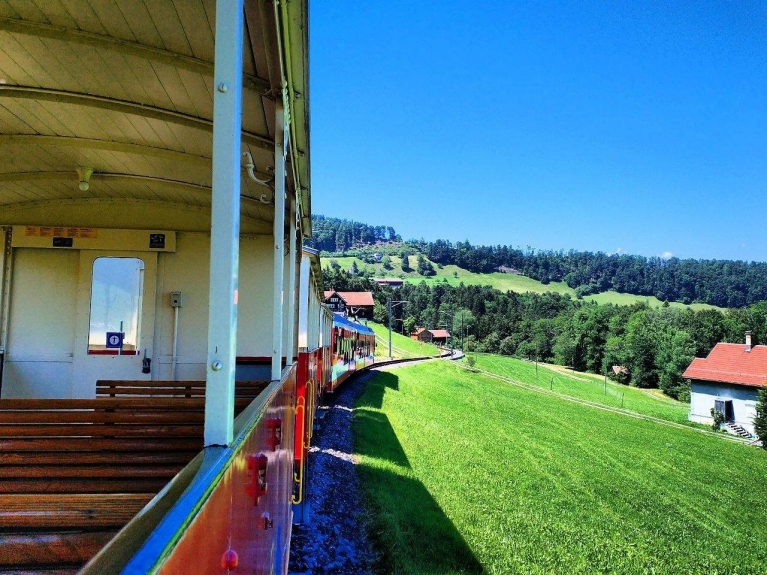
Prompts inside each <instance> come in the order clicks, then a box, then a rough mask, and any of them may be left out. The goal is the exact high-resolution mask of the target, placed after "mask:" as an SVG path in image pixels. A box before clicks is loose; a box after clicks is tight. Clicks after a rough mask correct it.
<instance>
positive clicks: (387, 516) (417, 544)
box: [353, 372, 484, 575]
mask: <svg viewBox="0 0 767 575" xmlns="http://www.w3.org/2000/svg"><path fill="white" fill-rule="evenodd" d="M398 390H399V380H398V378H397V376H396V375H395V374H392V373H388V372H381V373H379V374H377V375H376V376H375V377H372V378H370V379H369V380H368V381H366V390H365V392H364V394H363V395H362V396H361V397H360V398H359V399H358V401H357V404H356V406H355V410H354V417H353V430H354V443H355V446H354V451H355V454H357V455H360V456H362V457H363V460H362V461H361V462H360V464H358V465H357V473H358V476H359V478H360V480H361V482H362V486H363V490H364V491H365V498H366V502H367V504H368V505H369V506H371V508H372V511H373V514H372V515H373V521H372V525H371V536H372V538H373V541H374V543H375V546H376V548H377V551H378V552H379V553H380V559H379V561H378V564H377V566H376V567H377V571H378V572H379V573H387V574H388V573H393V574H405V573H407V574H408V575H426V574H429V575H431V574H434V575H436V574H440V575H444V574H459V573H463V574H467V575H468V574H480V573H484V570H483V568H482V565H481V564H480V563H479V561H477V559H476V557H475V556H474V554H473V553H472V551H471V549H470V548H469V546H468V544H467V543H466V541H465V540H464V538H463V537H462V536H461V534H460V533H459V532H458V530H457V529H456V528H455V526H454V525H453V523H452V521H450V519H449V518H448V517H447V516H446V515H445V513H444V512H443V511H442V508H441V507H440V506H439V504H438V503H437V501H436V500H435V499H434V497H432V495H431V493H429V491H428V489H427V488H426V487H425V486H424V485H423V483H422V482H421V481H419V480H418V479H416V478H414V477H413V476H412V474H411V473H410V470H411V469H412V468H411V466H410V462H409V461H408V458H407V455H406V454H405V450H404V449H403V448H402V445H401V444H400V442H399V439H398V438H397V434H396V432H395V431H394V429H393V428H392V426H391V423H390V422H389V419H388V417H387V416H386V414H384V413H381V412H379V411H373V409H380V408H381V407H382V405H383V397H384V394H385V393H387V392H391V391H394V392H396V391H398ZM365 457H367V458H370V459H378V460H384V461H386V462H389V463H391V464H394V465H395V466H396V467H399V468H401V469H402V472H397V471H396V469H383V468H382V467H380V466H376V465H374V464H371V463H366V462H365V459H364V458H365Z"/></svg>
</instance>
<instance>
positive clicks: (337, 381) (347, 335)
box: [325, 313, 375, 392]
mask: <svg viewBox="0 0 767 575" xmlns="http://www.w3.org/2000/svg"><path fill="white" fill-rule="evenodd" d="M330 349H331V362H332V371H331V375H330V380H329V381H328V382H327V385H326V387H325V391H328V392H332V391H333V390H334V389H336V387H338V386H339V385H341V383H343V381H344V380H345V379H346V378H348V377H349V375H351V374H352V373H354V372H355V371H358V370H360V369H363V368H364V367H367V366H369V365H372V364H373V362H374V355H375V332H374V331H373V330H372V329H370V328H369V327H367V326H364V325H362V324H359V323H356V322H353V321H351V320H349V319H347V318H345V317H344V316H342V315H340V314H337V313H334V314H333V332H332V337H331V341H330Z"/></svg>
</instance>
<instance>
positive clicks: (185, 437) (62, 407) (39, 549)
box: [0, 381, 269, 573]
mask: <svg viewBox="0 0 767 575" xmlns="http://www.w3.org/2000/svg"><path fill="white" fill-rule="evenodd" d="M268 383H269V382H237V385H236V399H235V413H239V412H240V411H242V410H243V409H244V408H245V407H247V405H248V404H249V403H250V402H251V401H252V400H253V398H255V397H256V396H257V395H258V394H259V393H260V392H261V391H263V389H264V388H265V387H266V386H267V385H268ZM97 385H98V394H99V397H97V398H95V399H0V572H4V571H5V570H7V569H12V570H14V572H26V571H31V570H40V569H44V568H45V567H46V566H53V565H55V566H58V567H57V568H59V567H62V566H63V567H65V568H68V567H71V572H73V573H74V572H76V570H77V569H78V568H79V567H81V566H82V565H83V564H84V563H85V562H86V561H87V560H88V559H90V557H92V556H93V555H94V554H95V553H96V552H98V550H99V549H100V548H101V547H103V545H105V544H106V542H107V541H109V539H111V538H112V537H113V536H114V535H115V533H116V532H117V531H118V530H119V529H120V528H121V527H122V526H123V525H124V524H125V523H127V522H128V521H129V520H130V519H131V518H132V517H133V516H134V515H135V514H136V513H137V512H138V511H140V510H141V509H142V508H143V507H144V505H146V503H148V502H149V500H150V499H151V498H152V497H154V495H155V494H156V493H157V492H159V491H160V490H161V489H162V488H163V487H164V486H165V485H166V484H167V483H168V481H169V480H170V479H171V478H173V477H174V476H175V475H176V474H177V473H178V472H179V471H180V470H181V469H182V468H183V467H184V466H185V465H186V464H187V463H189V461H191V460H192V458H194V456H195V455H196V454H197V453H199V451H200V450H201V449H202V447H203V426H204V416H205V399H204V390H205V385H204V382H146V381H141V382H134V381H100V382H98V384H97ZM56 572H57V573H59V572H64V571H56Z"/></svg>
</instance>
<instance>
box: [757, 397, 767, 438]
mask: <svg viewBox="0 0 767 575" xmlns="http://www.w3.org/2000/svg"><path fill="white" fill-rule="evenodd" d="M754 432H755V433H756V436H757V437H758V438H759V441H761V443H762V449H767V389H765V388H762V389H760V390H759V400H758V401H757V402H756V415H755V416H754Z"/></svg>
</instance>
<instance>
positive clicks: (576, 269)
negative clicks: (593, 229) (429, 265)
mask: <svg viewBox="0 0 767 575" xmlns="http://www.w3.org/2000/svg"><path fill="white" fill-rule="evenodd" d="M312 226H313V231H314V239H313V241H312V242H311V244H310V245H312V246H313V247H315V248H317V249H319V250H321V251H324V252H331V253H344V252H348V251H350V250H355V249H359V248H361V247H364V246H369V245H375V244H380V243H391V242H401V241H402V238H401V237H400V236H399V235H398V234H397V233H396V232H395V230H394V228H392V227H391V226H370V225H367V224H363V223H360V222H354V221H349V220H345V219H340V218H329V217H326V216H322V215H315V216H312ZM397 249H402V250H407V251H409V253H410V254H411V255H416V256H417V255H419V254H422V255H424V256H426V257H427V258H428V259H429V260H431V261H433V262H435V263H437V264H440V265H449V264H453V265H457V266H459V267H461V268H463V269H466V270H468V271H471V272H475V273H492V272H494V271H498V270H503V271H507V272H509V273H519V274H521V275H524V276H527V277H530V278H533V279H535V280H538V281H540V282H542V283H543V284H548V283H550V282H565V283H566V284H567V285H568V286H570V287H571V288H573V289H574V290H575V292H576V295H578V296H584V295H589V294H593V293H601V292H605V291H608V290H615V291H617V292H621V293H628V294H633V295H640V296H655V297H657V298H658V299H659V300H661V301H678V302H681V303H685V304H690V303H695V302H701V303H708V304H712V305H716V306H720V307H727V308H737V307H744V306H748V305H751V304H754V303H756V302H758V301H762V300H765V299H767V263H765V262H746V261H732V260H715V259H679V258H675V257H672V258H668V259H665V258H661V257H645V256H638V255H629V254H607V253H604V252H589V251H575V250H569V251H563V250H560V251H553V250H536V249H533V248H531V247H527V248H526V249H524V250H522V249H520V248H514V247H511V246H506V245H498V246H483V245H476V246H475V245H472V244H471V243H470V242H468V241H465V242H457V243H452V242H450V241H449V240H436V241H429V242H427V241H425V240H423V239H421V240H410V241H408V242H404V243H403V244H402V246H401V247H399V248H397ZM425 275H426V274H425Z"/></svg>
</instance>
